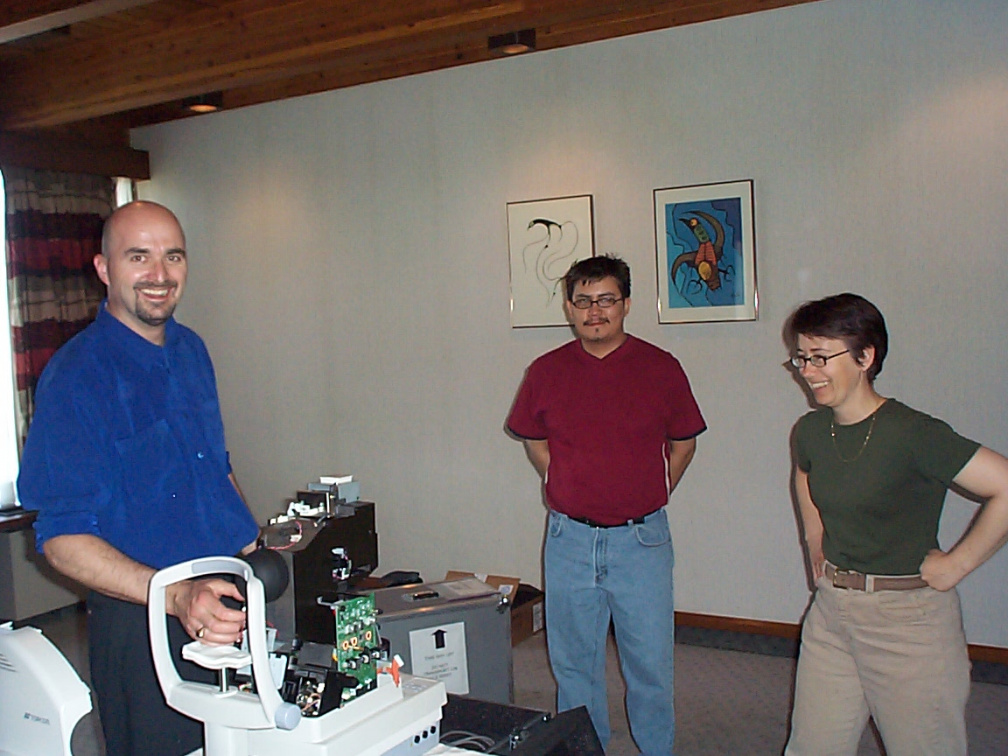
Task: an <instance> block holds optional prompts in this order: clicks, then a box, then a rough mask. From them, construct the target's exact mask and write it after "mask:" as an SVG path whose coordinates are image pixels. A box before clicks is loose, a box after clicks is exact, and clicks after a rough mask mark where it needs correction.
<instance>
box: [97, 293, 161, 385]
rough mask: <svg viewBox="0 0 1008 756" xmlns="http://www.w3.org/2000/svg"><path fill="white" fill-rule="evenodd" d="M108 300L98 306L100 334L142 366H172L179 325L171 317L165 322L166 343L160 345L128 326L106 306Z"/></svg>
mask: <svg viewBox="0 0 1008 756" xmlns="http://www.w3.org/2000/svg"><path fill="white" fill-rule="evenodd" d="M107 302H108V300H107V299H106V300H102V303H101V306H100V307H99V308H98V317H96V318H95V324H96V325H97V326H98V328H99V334H100V335H101V336H102V338H103V339H105V340H106V341H107V342H108V343H109V344H110V346H111V347H113V348H118V349H120V350H121V351H122V352H123V353H124V354H126V355H127V356H129V357H130V358H132V359H133V360H135V361H136V362H137V363H138V364H140V365H141V366H143V367H145V368H147V369H148V370H150V369H151V368H154V367H164V368H167V367H170V365H171V354H172V351H173V350H172V347H173V346H174V344H175V342H176V341H177V340H178V329H179V325H178V323H176V322H175V318H174V317H171V318H169V319H168V322H167V323H165V343H164V346H163V347H162V346H158V345H157V344H154V343H152V342H150V341H148V340H147V339H145V338H144V337H143V336H141V335H140V334H138V333H136V332H135V331H133V330H132V329H130V328H129V327H127V326H126V324H125V323H123V322H122V321H120V320H119V319H118V318H117V317H116V316H115V315H113V314H112V313H110V312H109V311H108V309H107V308H106V304H107Z"/></svg>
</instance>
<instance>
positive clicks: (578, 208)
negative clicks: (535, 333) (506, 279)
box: [507, 194, 595, 328]
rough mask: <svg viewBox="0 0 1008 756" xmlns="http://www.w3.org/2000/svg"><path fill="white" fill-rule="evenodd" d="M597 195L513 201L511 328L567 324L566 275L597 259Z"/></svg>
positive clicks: (509, 212) (510, 208)
mask: <svg viewBox="0 0 1008 756" xmlns="http://www.w3.org/2000/svg"><path fill="white" fill-rule="evenodd" d="M592 215H593V205H592V196H591V195H590V194H584V195H580V196H576V197H558V198H556V199H543V200H530V201H527V202H509V203H508V205H507V218H508V252H509V255H510V262H511V327H512V328H532V327H538V326H566V325H567V318H566V316H565V315H564V311H563V302H564V292H563V276H564V274H565V273H566V272H567V270H568V269H569V268H570V266H571V265H573V264H574V263H575V262H577V261H578V260H584V259H585V258H587V257H593V256H594V255H595V230H594V226H593V219H592Z"/></svg>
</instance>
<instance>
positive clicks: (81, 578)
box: [18, 202, 259, 756]
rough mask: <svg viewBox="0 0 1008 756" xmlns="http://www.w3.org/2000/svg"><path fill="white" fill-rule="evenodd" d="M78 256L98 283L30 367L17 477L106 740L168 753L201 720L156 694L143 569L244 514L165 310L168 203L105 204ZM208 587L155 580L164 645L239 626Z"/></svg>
mask: <svg viewBox="0 0 1008 756" xmlns="http://www.w3.org/2000/svg"><path fill="white" fill-rule="evenodd" d="M94 264H95V269H96V270H97V272H98V276H99V278H100V279H101V280H102V282H103V283H104V284H105V285H106V287H107V289H108V298H107V299H106V300H105V301H104V302H103V303H102V305H101V307H100V308H99V312H98V317H97V318H96V319H95V321H94V323H92V324H91V325H90V326H88V327H87V328H86V329H85V330H84V331H82V332H81V333H80V334H78V335H77V336H76V337H74V338H73V339H71V340H70V341H69V342H68V343H67V344H66V345H64V346H63V347H62V348H61V349H60V350H59V351H58V352H57V353H56V354H55V355H54V356H53V358H52V360H51V361H50V362H49V364H48V365H47V366H46V369H45V371H44V372H43V374H42V377H41V379H40V381H39V385H38V389H37V391H36V411H35V415H34V417H33V419H32V424H31V427H30V429H29V433H28V438H27V441H26V443H25V448H24V454H23V455H22V461H21V471H20V475H19V477H18V492H19V496H20V499H21V502H22V504H23V505H24V507H25V508H26V509H32V510H37V512H38V516H37V518H36V521H35V533H36V544H37V547H38V549H39V551H41V552H42V553H44V554H45V556H46V559H48V561H49V562H50V563H51V564H52V565H53V567H55V568H56V569H57V570H58V571H59V572H61V573H63V574H64V575H67V576H68V577H70V578H72V579H74V580H76V581H77V582H79V583H81V584H83V585H84V586H86V587H87V588H88V589H90V592H89V595H88V615H89V619H88V636H89V652H90V661H91V676H92V685H93V687H94V690H95V693H96V695H97V699H98V708H99V713H100V715H101V720H102V729H103V731H104V734H105V740H106V747H107V753H108V754H109V756H119V755H120V754H122V755H123V756H129V755H131V754H137V755H138V756H139V754H144V756H175V755H176V754H184V753H189V752H191V751H192V750H194V749H196V748H199V747H200V746H201V745H202V727H201V725H200V724H199V723H197V722H195V721H194V720H190V719H187V718H186V717H183V716H182V715H180V714H177V713H176V712H174V711H173V710H171V709H169V708H168V707H167V705H166V704H165V702H164V699H163V697H162V695H161V691H160V687H159V686H158V683H157V677H156V674H155V672H154V669H153V663H152V661H151V658H150V649H149V641H148V632H147V618H146V608H145V604H146V603H147V586H148V583H149V582H150V578H151V576H152V575H153V574H154V572H155V571H157V570H158V569H161V568H163V567H167V566H169V565H171V564H177V563H178V562H182V561H186V560H188V559H195V558H199V557H205V556H211V555H220V554H236V553H239V552H248V551H250V550H251V549H253V548H254V547H255V541H256V538H257V537H258V533H259V530H258V527H257V525H256V523H255V520H254V519H253V517H252V515H251V514H250V512H249V510H248V507H247V506H246V504H245V501H244V499H243V497H242V495H241V492H240V491H239V489H238V486H237V482H236V481H235V478H234V475H233V473H232V470H231V466H230V462H229V459H228V454H227V450H226V447H225V440H224V424H223V421H222V420H221V414H220V404H219V401H218V397H217V385H216V379H215V376H214V371H213V365H212V363H211V362H210V356H209V354H208V353H207V350H206V347H205V345H204V344H203V341H202V340H201V339H200V337H199V336H197V335H196V334H195V333H194V332H193V331H191V330H189V329H188V328H186V327H185V326H183V325H181V324H179V323H177V322H176V321H175V319H174V317H173V313H174V311H175V307H176V306H177V304H178V302H179V300H180V299H181V297H182V292H183V290H184V288H185V283H186V276H187V271H188V268H187V257H186V246H185V236H184V234H183V232H182V227H181V225H180V224H179V222H178V220H177V218H176V217H175V215H174V214H173V213H172V212H171V211H170V210H168V209H167V208H165V207H163V206H161V205H158V204H155V203H152V202H133V203H130V204H128V205H125V206H123V207H121V208H119V209H118V210H117V211H116V212H114V213H113V214H112V215H111V216H110V217H109V219H108V221H107V222H106V224H105V229H104V233H103V236H102V252H101V254H99V255H97V256H96V257H95V260H94ZM223 597H231V598H234V599H236V600H241V599H242V596H241V594H240V593H239V592H238V590H237V588H236V587H235V586H234V585H233V584H231V583H230V582H226V581H224V580H219V579H208V580H192V581H186V582H182V583H178V584H176V585H174V586H170V587H169V590H168V593H167V595H166V606H167V608H168V613H169V614H170V615H172V616H173V617H174V619H171V620H170V621H169V635H170V637H171V638H172V639H173V641H172V645H173V646H175V647H176V649H177V647H178V646H181V645H182V643H184V642H185V641H187V640H189V639H190V638H196V639H200V640H203V641H204V642H207V643H216V644H227V643H234V642H236V641H238V640H239V639H240V638H241V634H242V631H243V629H244V623H245V617H244V614H243V613H242V612H241V611H239V610H237V609H233V608H228V607H227V606H225V605H224V603H222V601H221V599H222V598H223ZM184 666H185V665H182V664H180V665H179V667H180V669H182V668H183V667H184ZM204 672H205V670H199V669H198V668H195V667H192V668H191V669H189V671H188V674H187V673H186V672H183V676H189V677H193V678H196V677H202V673H204ZM204 679H205V678H204ZM212 679H213V678H212V676H211V677H210V680H211V681H212Z"/></svg>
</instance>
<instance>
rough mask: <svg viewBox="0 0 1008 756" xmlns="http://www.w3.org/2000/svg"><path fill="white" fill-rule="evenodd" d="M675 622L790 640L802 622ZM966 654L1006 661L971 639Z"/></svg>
mask: <svg viewBox="0 0 1008 756" xmlns="http://www.w3.org/2000/svg"><path fill="white" fill-rule="evenodd" d="M675 622H676V625H679V626H681V627H693V628H697V629H699V630H716V631H719V632H727V633H745V634H749V635H765V636H769V637H772V638H784V639H786V640H790V641H798V640H799V639H800V638H801V625H798V624H794V623H791V622H770V621H768V620H754V619H745V618H742V617H722V616H719V615H716V614H698V613H696V612H676V613H675ZM969 657H970V659H971V660H972V661H974V662H988V663H991V664H1008V648H1002V647H1000V646H981V645H978V644H975V643H971V644H969Z"/></svg>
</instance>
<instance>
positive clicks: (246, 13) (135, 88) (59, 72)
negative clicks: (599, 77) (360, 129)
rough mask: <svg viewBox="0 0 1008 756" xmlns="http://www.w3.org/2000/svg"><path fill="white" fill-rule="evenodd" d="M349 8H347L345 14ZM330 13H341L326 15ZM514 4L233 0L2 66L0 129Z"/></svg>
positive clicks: (257, 70) (266, 69)
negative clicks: (158, 25)
mask: <svg viewBox="0 0 1008 756" xmlns="http://www.w3.org/2000/svg"><path fill="white" fill-rule="evenodd" d="M349 6H354V7H355V8H356V9H357V12H355V13H352V14H349V15H347V14H346V9H347V8H348V7H349ZM334 7H337V8H338V9H342V13H340V14H338V15H336V16H335V17H334V14H333V8H334ZM522 7H523V2H522V0H498V1H497V2H487V1H486V0H461V2H451V0H417V1H415V2H411V3H399V2H397V0H388V2H385V3H378V2H374V0H353V2H344V3H341V4H340V5H339V6H334V5H333V4H331V3H318V2H314V3H312V2H300V1H294V2H292V1H291V0H288V2H270V1H269V0H238V1H237V2H235V3H231V4H228V5H227V6H223V7H222V8H220V9H210V10H207V11H205V12H199V13H194V14H191V17H190V18H186V19H180V20H179V22H178V23H176V24H173V25H172V27H171V28H169V29H166V30H157V31H152V32H151V33H149V34H147V35H143V36H137V35H135V34H130V35H125V34H124V35H120V36H118V37H115V38H113V39H110V40H102V41H100V42H92V41H87V42H83V43H77V44H68V45H67V46H66V47H65V48H64V49H62V50H61V54H60V55H58V56H52V55H49V56H45V60H26V61H14V62H12V63H11V65H10V66H9V70H8V72H7V73H6V76H5V79H4V82H3V83H2V84H0V125H2V126H3V127H4V128H7V129H19V128H27V127H40V126H52V125H56V124H59V123H64V122H67V121H68V120H75V119H79V118H81V117H84V118H90V117H95V116H101V115H106V114H108V113H113V112H116V111H119V110H125V109H131V108H137V107H142V106H145V105H152V104H156V103H158V102H164V101H166V100H172V99H178V98H182V97H187V96H190V95H193V94H200V93H203V92H207V91H213V90H217V89H227V88H230V87H235V86H242V85H248V84H255V83H260V82H262V81H269V80H273V79H276V78H278V77H279V76H283V75H286V72H287V71H289V70H294V72H295V73H300V72H303V70H304V68H305V66H311V65H314V66H316V67H319V66H321V65H323V62H324V61H325V60H327V59H328V60H331V59H333V58H338V57H340V56H345V55H347V54H349V53H352V52H353V51H354V50H361V49H364V48H368V47H377V48H381V47H383V46H394V45H396V44H399V43H400V42H401V41H403V40H409V39H411V38H416V37H419V36H423V35H430V34H437V33H439V32H440V33H444V32H457V31H459V30H464V29H466V28H470V27H473V26H480V25H485V24H487V23H488V22H492V21H493V20H494V19H497V18H502V17H509V16H515V15H516V14H517V13H519V12H520V11H521V10H522ZM379 8H381V9H380V10H379ZM445 9H448V10H447V11H446V10H445ZM220 11H227V13H225V14H222V13H221V12H220ZM439 11H440V12H439ZM344 16H346V18H344ZM334 27H335V28H334Z"/></svg>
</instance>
